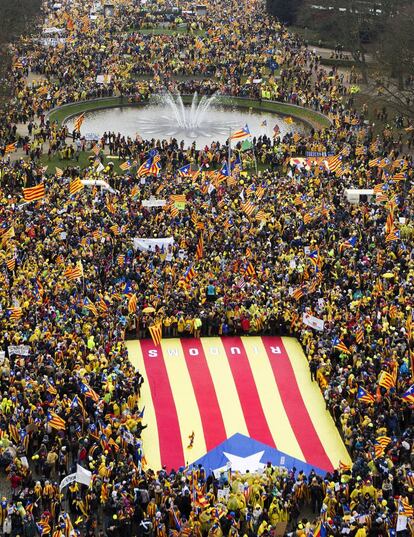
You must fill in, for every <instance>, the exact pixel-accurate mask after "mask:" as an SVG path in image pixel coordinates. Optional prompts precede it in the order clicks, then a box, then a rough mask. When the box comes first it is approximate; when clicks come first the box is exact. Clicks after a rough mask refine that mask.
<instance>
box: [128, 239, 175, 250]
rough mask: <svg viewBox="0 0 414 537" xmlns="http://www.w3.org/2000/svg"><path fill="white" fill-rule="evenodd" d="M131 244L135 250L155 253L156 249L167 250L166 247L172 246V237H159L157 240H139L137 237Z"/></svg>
mask: <svg viewBox="0 0 414 537" xmlns="http://www.w3.org/2000/svg"><path fill="white" fill-rule="evenodd" d="M133 242H134V248H135V250H140V251H141V252H148V251H151V252H155V248H156V247H158V248H160V249H163V248H164V250H167V248H168V246H172V245H173V244H174V237H165V238H161V237H160V238H159V239H140V238H139V237H135V238H134V240H133Z"/></svg>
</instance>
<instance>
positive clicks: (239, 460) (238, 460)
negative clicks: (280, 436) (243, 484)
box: [223, 451, 265, 474]
mask: <svg viewBox="0 0 414 537" xmlns="http://www.w3.org/2000/svg"><path fill="white" fill-rule="evenodd" d="M263 454H264V451H259V452H257V453H253V454H252V455H248V456H247V457H239V456H238V455H234V454H233V453H226V452H225V451H223V455H225V456H226V457H227V458H228V459H229V461H230V463H231V469H232V471H233V472H240V473H241V474H245V473H246V472H247V471H249V472H256V471H257V470H262V469H263V468H264V467H265V465H264V464H263V463H262V462H260V459H261V458H262V457H263Z"/></svg>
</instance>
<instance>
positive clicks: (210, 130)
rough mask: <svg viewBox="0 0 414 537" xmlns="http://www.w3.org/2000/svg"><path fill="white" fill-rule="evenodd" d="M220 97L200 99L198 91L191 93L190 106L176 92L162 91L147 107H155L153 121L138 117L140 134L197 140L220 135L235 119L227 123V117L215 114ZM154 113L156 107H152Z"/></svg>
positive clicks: (206, 96) (230, 126) (226, 131)
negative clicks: (165, 135)
mask: <svg viewBox="0 0 414 537" xmlns="http://www.w3.org/2000/svg"><path fill="white" fill-rule="evenodd" d="M219 103H220V97H219V96H218V95H217V94H216V93H215V94H213V95H203V96H202V97H201V99H199V97H198V94H197V92H195V93H194V94H193V97H192V100H191V105H190V106H186V105H185V104H184V102H183V98H182V96H181V95H180V94H179V93H174V94H173V93H171V92H169V91H164V92H163V93H161V94H159V95H154V96H152V97H151V99H150V103H149V106H148V108H149V109H151V107H154V109H157V110H158V114H156V113H155V114H154V116H155V122H154V123H152V124H151V125H148V122H147V121H146V120H144V119H142V120H138V130H139V132H140V133H142V135H155V134H156V135H161V134H162V133H165V134H168V135H169V136H174V137H177V138H180V139H181V138H182V137H185V138H188V139H191V140H196V139H198V138H199V137H200V136H205V135H207V136H211V137H213V138H214V137H219V138H221V136H223V135H225V134H227V135H228V132H229V129H232V128H233V127H235V126H236V125H238V122H235V120H234V119H233V120H232V121H230V122H229V120H228V118H227V117H226V116H221V117H220V116H218V115H217V113H216V114H214V113H212V111H213V110H214V111H216V112H217V105H218V104H219ZM154 112H155V110H154Z"/></svg>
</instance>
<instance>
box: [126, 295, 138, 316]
mask: <svg viewBox="0 0 414 537" xmlns="http://www.w3.org/2000/svg"><path fill="white" fill-rule="evenodd" d="M137 305H138V299H137V295H136V294H135V293H134V294H132V295H131V296H130V297H129V300H128V313H135V312H136V311H137Z"/></svg>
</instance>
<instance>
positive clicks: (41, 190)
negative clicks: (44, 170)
mask: <svg viewBox="0 0 414 537" xmlns="http://www.w3.org/2000/svg"><path fill="white" fill-rule="evenodd" d="M45 195H46V190H45V185H44V183H39V184H38V185H36V186H32V187H30V188H23V198H24V200H25V201H36V200H41V199H42V198H44V197H45Z"/></svg>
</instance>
